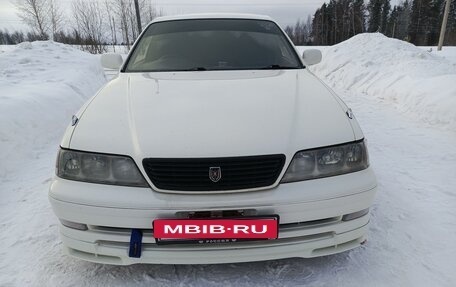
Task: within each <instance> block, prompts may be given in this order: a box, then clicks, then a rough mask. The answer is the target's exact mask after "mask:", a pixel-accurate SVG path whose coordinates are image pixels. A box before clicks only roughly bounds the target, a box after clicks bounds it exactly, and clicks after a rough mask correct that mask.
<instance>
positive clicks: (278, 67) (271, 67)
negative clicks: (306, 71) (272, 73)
mask: <svg viewBox="0 0 456 287" xmlns="http://www.w3.org/2000/svg"><path fill="white" fill-rule="evenodd" d="M280 69H298V67H292V66H281V65H278V64H272V65H269V66H265V67H262V68H260V70H280Z"/></svg>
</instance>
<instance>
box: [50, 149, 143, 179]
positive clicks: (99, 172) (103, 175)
mask: <svg viewBox="0 0 456 287" xmlns="http://www.w3.org/2000/svg"><path fill="white" fill-rule="evenodd" d="M56 174H57V176H58V177H61V178H64V179H69V180H77V181H84V182H92V183H101V184H113V185H123V186H135V187H148V185H147V182H146V180H145V179H144V177H143V176H142V174H141V173H140V171H139V169H138V167H137V166H136V164H135V162H134V161H133V159H131V158H130V157H127V156H120V155H108V154H100V153H91V152H81V151H74V150H67V149H61V150H60V152H59V155H58V157H57V167H56Z"/></svg>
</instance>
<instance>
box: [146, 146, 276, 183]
mask: <svg viewBox="0 0 456 287" xmlns="http://www.w3.org/2000/svg"><path fill="white" fill-rule="evenodd" d="M284 163H285V155H283V154H276V155H262V156H246V157H222V158H146V159H144V160H143V166H144V169H145V170H146V173H147V175H148V176H149V178H150V180H151V181H152V183H153V184H154V185H155V186H156V187H157V188H159V189H163V190H176V191H216V190H240V189H248V188H258V187H265V186H270V185H272V184H274V183H275V182H276V180H277V178H278V176H279V175H280V172H281V171H282V168H283V165H284ZM211 167H212V168H214V167H215V168H218V167H220V172H221V177H220V179H219V180H218V181H217V182H214V181H212V180H211V179H210V177H209V169H210V168H211Z"/></svg>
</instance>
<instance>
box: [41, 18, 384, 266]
mask: <svg viewBox="0 0 456 287" xmlns="http://www.w3.org/2000/svg"><path fill="white" fill-rule="evenodd" d="M214 18H232V19H259V20H269V21H272V20H271V19H270V18H269V17H267V16H259V15H249V14H194V15H185V16H166V17H159V18H156V19H155V20H154V21H153V22H152V23H151V24H153V23H155V22H160V21H172V20H180V19H214ZM135 45H136V44H135ZM347 110H348V107H347V106H346V105H345V103H343V101H342V100H341V99H340V98H339V97H338V96H337V95H336V94H335V93H334V92H333V91H331V89H330V88H329V87H327V86H326V85H325V84H324V83H323V82H322V81H320V80H319V79H318V78H317V77H316V76H315V75H314V74H312V73H311V72H310V71H309V70H308V69H290V70H237V71H196V72H195V71H194V72H155V73H144V72H138V73H120V74H119V76H118V77H116V78H115V79H113V80H112V81H110V82H109V83H108V84H106V86H105V87H103V88H102V89H101V90H100V91H99V92H98V93H97V94H96V96H94V97H93V98H92V99H91V100H89V101H88V102H87V103H86V104H85V105H84V106H83V107H82V108H81V109H80V111H79V112H78V113H77V114H76V116H77V117H78V122H77V123H76V124H75V125H74V126H69V127H68V129H67V130H66V132H65V134H64V137H63V140H62V142H61V147H62V148H65V149H72V150H79V151H88V152H99V153H106V154H116V155H126V156H129V157H131V158H132V159H133V160H134V161H135V163H136V165H137V166H138V168H139V170H140V172H141V173H142V175H143V176H144V178H145V179H146V181H147V183H148V184H149V186H150V188H141V187H127V186H116V185H105V184H94V183H86V182H80V181H73V180H66V179H62V178H59V177H55V178H54V180H53V182H52V184H51V187H50V191H49V199H50V202H51V205H52V207H53V210H54V212H55V213H56V215H57V216H58V217H59V218H60V219H61V220H67V221H70V222H76V223H82V224H85V225H87V226H88V230H76V229H72V228H69V227H67V226H64V225H61V226H60V231H61V235H62V240H63V242H64V250H65V252H66V253H67V254H69V255H72V256H75V257H78V258H81V259H84V260H88V261H93V262H99V263H108V264H120V265H128V264H134V263H170V264H188V263H226V262H245V261H256V260H267V259H277V258H287V257H294V256H297V257H315V256H322V255H328V254H333V253H337V252H342V251H345V250H349V249H352V248H354V247H356V246H359V245H360V244H362V243H363V242H364V241H365V239H366V232H367V223H368V222H369V214H364V215H363V216H361V217H359V218H356V219H354V220H349V221H344V220H343V216H344V215H347V214H351V213H354V212H358V211H361V210H366V209H368V208H369V207H370V205H371V204H372V201H373V198H374V195H375V192H376V185H377V183H376V179H375V175H374V173H373V171H372V169H371V168H370V167H369V168H367V169H364V170H361V171H358V172H353V173H349V174H344V175H339V176H332V177H326V178H320V179H314V180H305V181H299V182H294V183H286V184H280V180H281V179H282V177H283V175H284V173H285V172H286V169H287V167H288V165H289V164H290V162H291V160H292V158H293V156H294V155H295V154H296V153H297V152H298V151H301V150H306V149H313V148H318V147H325V146H331V145H336V144H341V143H348V142H353V141H358V140H362V139H363V138H364V136H363V133H362V131H361V129H360V127H359V124H358V123H357V121H356V119H355V118H354V117H353V118H349V117H348V116H347V114H346V112H347ZM269 154H284V155H285V156H286V160H285V164H284V167H283V169H282V171H281V173H280V175H279V176H278V178H277V180H276V182H275V183H274V184H272V185H270V186H265V187H261V188H253V189H244V190H229V191H224V190H221V191H210V192H207V191H206V192H186V191H173V190H160V189H158V188H157V187H155V186H154V184H153V183H152V181H151V180H150V179H149V177H148V176H147V174H146V172H145V170H144V167H143V165H142V160H143V159H144V158H150V157H157V158H211V157H237V156H253V155H269ZM209 210H251V211H252V212H254V214H256V215H271V214H279V215H280V224H281V226H280V232H279V239H278V240H272V241H268V242H264V241H263V242H250V243H242V244H241V243H239V244H237V245H223V246H218V245H204V246H188V245H185V246H182V247H177V246H166V247H164V246H163V247H161V246H157V245H156V244H155V240H154V238H153V237H152V233H151V230H150V228H151V224H152V221H153V220H154V219H155V218H172V217H176V216H177V214H178V213H180V212H189V211H209ZM287 224H288V225H287ZM290 226H291V227H290ZM131 228H138V229H143V230H144V234H145V236H144V239H143V240H144V247H143V255H142V256H141V258H130V257H128V243H129V232H130V229H131Z"/></svg>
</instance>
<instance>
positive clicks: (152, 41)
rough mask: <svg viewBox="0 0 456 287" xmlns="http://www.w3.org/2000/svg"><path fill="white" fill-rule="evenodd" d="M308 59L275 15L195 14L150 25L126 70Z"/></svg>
mask: <svg viewBox="0 0 456 287" xmlns="http://www.w3.org/2000/svg"><path fill="white" fill-rule="evenodd" d="M298 68H302V64H301V62H300V60H299V58H298V56H297V54H296V52H295V50H294V49H293V47H292V45H291V44H290V43H289V41H288V40H287V38H286V37H285V35H284V34H283V32H282V31H281V30H280V28H279V27H278V26H277V25H276V24H275V23H273V22H271V21H264V20H246V19H193V20H176V21H167V22H158V23H154V24H152V25H150V26H149V27H148V28H147V30H146V31H145V33H144V34H143V36H142V37H141V39H140V40H139V42H138V44H137V45H136V46H135V49H134V51H133V53H132V54H131V56H130V58H129V59H128V63H127V65H126V68H125V71H126V72H159V71H205V70H247V69H298Z"/></svg>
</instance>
